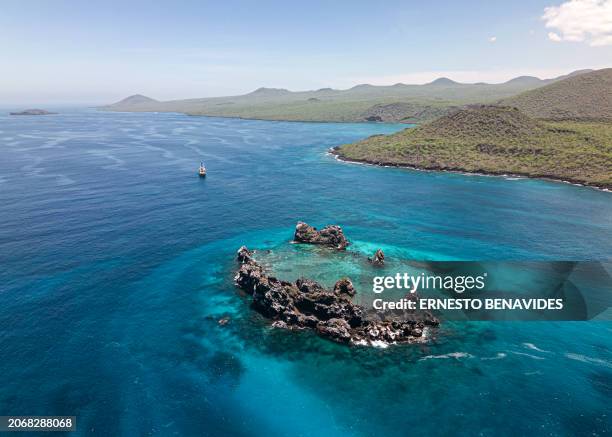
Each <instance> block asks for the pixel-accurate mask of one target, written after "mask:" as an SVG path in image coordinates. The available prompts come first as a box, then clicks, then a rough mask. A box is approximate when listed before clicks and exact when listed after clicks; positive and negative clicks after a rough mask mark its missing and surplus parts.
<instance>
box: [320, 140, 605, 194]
mask: <svg viewBox="0 0 612 437" xmlns="http://www.w3.org/2000/svg"><path fill="white" fill-rule="evenodd" d="M340 147H341V146H335V147H332V148H330V149H329V153H330V154H331V155H333V156H335V157H336V159H337V160H339V161H344V162H353V163H356V164H367V165H376V166H379V167H396V168H407V169H410V170H419V171H440V172H449V173H460V174H461V173H463V174H475V175H480V176H495V177H500V176H502V177H517V178H528V179H541V180H545V181H552V182H562V183H565V184H571V185H577V186H579V187H590V188H594V189H596V190H601V191H612V185H609V184H593V183H589V182H586V181H581V180H577V179H573V178H563V179H561V178H559V177H557V176H555V175H549V174H528V173H517V172H504V171H484V170H479V171H472V170H466V169H464V168H461V167H446V166H439V165H426V166H425V165H423V166H421V165H419V166H417V165H409V164H398V163H397V162H388V161H381V160H375V159H357V158H349V157H347V156H345V155H343V154H342V152H341V150H340Z"/></svg>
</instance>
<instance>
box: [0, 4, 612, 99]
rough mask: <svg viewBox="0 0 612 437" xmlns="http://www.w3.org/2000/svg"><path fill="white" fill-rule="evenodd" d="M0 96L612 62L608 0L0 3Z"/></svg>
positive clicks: (186, 93) (214, 90) (479, 76)
mask: <svg viewBox="0 0 612 437" xmlns="http://www.w3.org/2000/svg"><path fill="white" fill-rule="evenodd" d="M0 58H1V59H2V69H1V72H0V104H35V103H38V104H46V103H53V104H90V105H94V104H105V103H111V102H114V101H116V100H119V99H121V98H123V97H126V96H128V95H131V94H135V93H140V94H144V95H147V96H150V97H153V98H155V99H159V100H171V99H183V98H196V97H208V96H224V95H237V94H244V93H246V92H250V91H252V90H254V89H256V88H259V87H262V86H265V87H277V88H287V89H291V90H307V89H318V88H323V87H333V88H350V87H351V86H354V85H356V84H360V83H372V84H377V85H385V84H389V85H391V84H394V83H397V82H403V83H425V82H429V81H431V80H433V79H435V78H437V77H441V76H445V77H449V78H451V79H453V80H457V81H460V82H481V81H484V82H503V81H505V80H508V79H510V78H512V77H515V76H519V75H535V76H538V77H541V78H548V77H554V76H558V75H561V74H565V73H568V72H570V71H573V70H577V69H582V68H604V67H612V0H568V1H564V0H526V1H521V0H514V1H501V0H499V1H498V0H496V1H469V0H464V1H430V2H424V1H408V0H401V1H394V0H385V1H382V2H373V1H371V0H368V1H361V0H352V1H342V0H337V1H318V0H309V1H307V2H297V1H296V2H288V1H285V0H281V1H266V0H260V1H234V0H223V1H218V0H217V1H206V0H199V1H195V0H194V1H181V0H175V1H151V0H149V1H125V0H124V1H114V0H104V1H98V0H89V1H81V0H79V1H70V0H29V1H22V0H3V1H2V6H1V8H0Z"/></svg>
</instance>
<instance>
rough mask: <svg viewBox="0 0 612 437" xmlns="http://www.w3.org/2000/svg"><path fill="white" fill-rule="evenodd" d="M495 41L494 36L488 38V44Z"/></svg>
mask: <svg viewBox="0 0 612 437" xmlns="http://www.w3.org/2000/svg"><path fill="white" fill-rule="evenodd" d="M495 41H497V37H496V36H492V37H491V38H489V42H495Z"/></svg>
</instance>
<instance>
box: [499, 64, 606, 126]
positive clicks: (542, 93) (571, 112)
mask: <svg viewBox="0 0 612 437" xmlns="http://www.w3.org/2000/svg"><path fill="white" fill-rule="evenodd" d="M501 104H502V105H507V106H514V107H517V108H519V109H520V110H521V111H522V112H524V113H525V114H527V115H529V116H531V117H535V118H542V119H547V120H582V121H612V68H606V69H603V70H597V71H592V72H589V73H585V74H580V75H577V76H572V77H568V78H566V79H563V80H560V81H557V82H555V83H552V84H550V85H546V86H544V87H541V88H538V89H534V90H531V91H527V92H524V93H522V94H519V95H518V96H515V97H512V98H509V99H504V100H502V101H501Z"/></svg>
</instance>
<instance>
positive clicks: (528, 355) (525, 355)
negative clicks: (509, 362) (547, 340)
mask: <svg viewBox="0 0 612 437" xmlns="http://www.w3.org/2000/svg"><path fill="white" fill-rule="evenodd" d="M510 353H513V354H514V355H521V356H524V357H529V358H531V359H533V360H545V359H546V358H544V357H538V356H537V355H531V354H526V353H525V352H515V351H510Z"/></svg>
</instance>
